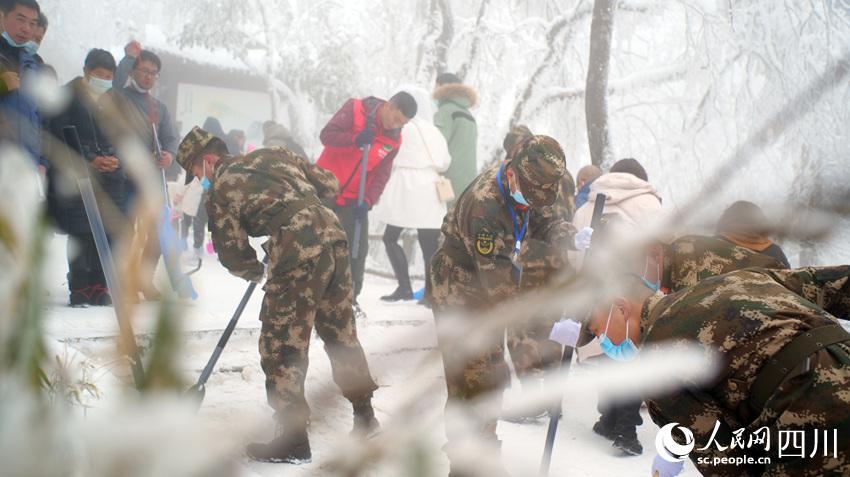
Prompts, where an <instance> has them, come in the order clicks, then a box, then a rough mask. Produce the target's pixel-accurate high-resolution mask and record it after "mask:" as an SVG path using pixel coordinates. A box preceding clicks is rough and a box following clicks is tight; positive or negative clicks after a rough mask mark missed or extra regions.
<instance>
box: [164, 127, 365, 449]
mask: <svg viewBox="0 0 850 477" xmlns="http://www.w3.org/2000/svg"><path fill="white" fill-rule="evenodd" d="M177 162H178V163H179V164H180V165H181V166H182V167H183V168H184V169H186V171H187V173H189V174H192V175H194V176H195V177H198V178H199V179H200V180H201V181H202V182H203V183H205V184H206V186H205V187H207V188H208V190H209V199H208V201H207V203H206V207H207V208H208V213H209V217H210V225H211V228H212V240H213V243H214V244H215V248H216V250H217V251H218V257H219V260H220V261H221V264H222V265H224V267H225V268H227V269H228V270H229V271H230V273H232V274H233V275H236V276H237V277H240V278H244V279H246V280H249V281H252V282H255V283H260V282H261V281H262V280H263V278H264V277H266V283H265V286H264V287H263V289H264V290H265V296H264V297H263V306H262V310H261V311H260V321H262V327H261V329H260V344H259V347H260V364H261V366H262V368H263V372H264V373H265V375H266V396H267V399H268V403H269V405H270V406H271V407H272V408H273V409H274V410H275V419H276V421H277V424H278V426H276V428H277V434H276V437H275V438H274V439H273V440H272V441H271V442H269V443H265V444H263V443H254V444H249V445H248V447H247V449H246V453H247V454H248V456H249V457H251V458H252V459H254V460H258V461H263V462H287V463H305V462H310V460H311V459H312V452H311V450H310V441H309V438H308V435H307V427H308V423H309V420H310V407H309V405H308V404H307V400H306V398H305V397H304V380H305V376H306V373H307V364H308V360H307V358H308V351H309V346H310V335H311V333H312V330H313V328H314V327H315V328H316V333H317V334H318V335H319V337H320V338H321V339H322V340H323V341H324V343H325V351H327V353H328V357H329V358H330V361H331V367H332V369H333V379H334V381H335V382H336V383H337V385H338V386H339V387H340V389H341V390H342V394H343V396H345V398H346V399H348V401H349V402H351V404H352V407H353V409H354V432H355V433H359V434H361V435H365V434H368V433H370V432H372V431H375V430H376V429H377V428H378V427H379V425H378V421H377V420H376V419H375V412H374V410H373V408H372V394H373V392H374V391H375V390H376V389H377V388H378V386H377V385H376V384H375V381H374V380H373V379H372V376H371V375H370V372H369V365H368V363H367V362H366V356H365V354H364V352H363V348H362V347H361V346H360V341H359V340H358V338H357V328H356V325H355V322H354V316H353V314H352V306H351V297H352V295H351V271H350V268H349V265H348V247H347V245H346V243H345V240H346V236H345V232H344V231H343V230H342V227H341V226H340V224H339V221H338V220H337V218H336V216H335V215H334V214H333V212H331V211H330V210H329V209H328V208H327V207H325V206H324V205H322V202H321V200H322V199H330V198H333V197H334V196H335V195H336V194H337V193H338V191H339V189H338V184H337V181H336V179H335V178H334V177H333V175H332V174H331V173H329V172H327V171H325V170H323V169H321V168H318V167H316V166H314V165H311V164H310V163H308V162H307V161H306V160H305V159H302V158H300V157H298V156H297V155H295V154H293V153H292V152H290V151H288V150H286V149H282V148H274V149H258V150H256V151H254V152H252V153H250V154H248V155H247V156H230V155H229V154H228V153H227V145H226V144H225V143H224V141H222V140H220V139H218V138H216V137H215V136H213V135H212V134H210V133H208V132H207V131H204V130H203V129H201V128H198V127H195V128H192V130H191V131H190V132H189V133H188V134H187V135H186V137H185V138H184V139H183V141H182V142H181V143H180V150H179V151H178V154H177ZM262 236H267V237H268V241H267V242H265V243H264V244H263V249H264V250H265V251H266V253H267V257H268V265H267V266H265V265H264V264H263V263H262V262H260V261H259V260H257V255H256V253H255V251H254V249H253V248H252V247H251V245H250V243H249V242H248V237H262Z"/></svg>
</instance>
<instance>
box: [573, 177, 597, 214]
mask: <svg viewBox="0 0 850 477" xmlns="http://www.w3.org/2000/svg"><path fill="white" fill-rule="evenodd" d="M591 184H593V181H589V182H588V183H586V184H585V185H584V186H582V188H581V189H579V190H578V193H577V194H576V210H578V208H579V207H581V206H583V205H584V204H585V202H587V199H588V197H590V185H591Z"/></svg>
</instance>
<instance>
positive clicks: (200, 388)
mask: <svg viewBox="0 0 850 477" xmlns="http://www.w3.org/2000/svg"><path fill="white" fill-rule="evenodd" d="M268 262H269V257H268V256H266V258H264V259H263V265H266V264H268ZM255 288H257V283H256V282H251V284H250V285H248V289H247V290H245V294H244V295H242V300H241V301H240V302H239V306H237V307H236V311H234V312H233V317H232V318H230V322H229V323H228V324H227V327H226V328H224V332H223V333H222V334H221V338H219V339H218V344H217V345H215V349H214V350H213V353H212V356H210V359H209V361H207V365H206V366H205V367H204V370H203V371H202V372H201V377H199V378H198V382H197V383H195V385H194V386H192V387H191V388H189V390H188V391H186V395H187V396H189V397H192V398H194V399H195V402H197V403H198V409H200V408H201V405H202V404H203V403H204V397H205V396H206V394H207V390H206V387H205V386H204V385H205V384H206V383H207V380H208V379H209V378H210V375H211V374H212V372H213V368H215V364H216V363H217V362H218V358H219V357H220V356H221V352H222V351H224V347H225V345H227V341H228V340H229V339H230V335H232V334H233V330H234V329H236V323H237V322H238V321H239V317H240V316H242V312H243V311H245V306H246V305H248V300H250V299H251V295H253V294H254V289H255Z"/></svg>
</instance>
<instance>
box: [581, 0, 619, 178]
mask: <svg viewBox="0 0 850 477" xmlns="http://www.w3.org/2000/svg"><path fill="white" fill-rule="evenodd" d="M616 3H617V0H595V1H594V3H593V20H592V21H591V23H590V58H589V59H588V64H587V86H586V88H585V91H586V92H587V93H586V94H585V104H584V112H585V116H586V119H587V139H588V144H589V146H590V161H591V162H592V163H593V164H594V165H596V166H599V167H602V166H603V165H605V164H609V163H610V162H611V159H612V158H613V151H611V134H610V131H609V129H608V69H609V63H610V61H611V36H612V34H613V31H614V7H615V4H616Z"/></svg>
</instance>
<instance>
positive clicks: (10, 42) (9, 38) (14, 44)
mask: <svg viewBox="0 0 850 477" xmlns="http://www.w3.org/2000/svg"><path fill="white" fill-rule="evenodd" d="M2 36H3V38H4V39H5V40H6V41H7V42H8V43H9V44H10V45H12V46H14V47H15V48H23V47H24V45H26V43H24V44H22V45H19V44H17V43H15V40H13V39H12V37H11V36H9V33H8V32H5V31H4V32H3V33H2Z"/></svg>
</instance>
